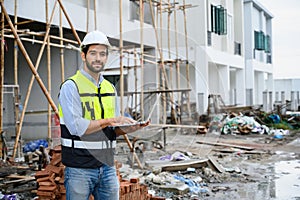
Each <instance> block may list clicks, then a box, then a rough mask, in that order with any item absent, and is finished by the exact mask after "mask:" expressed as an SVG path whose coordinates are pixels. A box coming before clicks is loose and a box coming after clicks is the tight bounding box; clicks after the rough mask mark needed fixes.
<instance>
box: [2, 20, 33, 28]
mask: <svg viewBox="0 0 300 200" xmlns="http://www.w3.org/2000/svg"><path fill="white" fill-rule="evenodd" d="M32 22H34V20H26V21H22V22H18V23H17V24H15V25H23V24H29V23H32ZM5 27H9V25H8V24H7V25H5V26H4V28H5Z"/></svg>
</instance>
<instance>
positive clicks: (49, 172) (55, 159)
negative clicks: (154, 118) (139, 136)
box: [35, 146, 165, 200]
mask: <svg viewBox="0 0 300 200" xmlns="http://www.w3.org/2000/svg"><path fill="white" fill-rule="evenodd" d="M49 155H50V156H51V161H50V164H48V165H47V166H46V167H45V169H43V170H41V171H38V172H37V173H36V174H35V178H36V180H37V182H38V185H39V187H38V190H37V195H38V197H39V198H38V199H39V200H46V199H47V200H52V199H57V200H58V199H61V200H64V199H66V189H65V187H64V165H63V164H62V162H61V146H56V147H55V148H54V149H51V151H50V152H49ZM115 166H116V169H117V175H118V178H119V182H120V200H133V199H137V200H164V199H165V198H163V197H153V196H152V195H151V194H148V187H147V186H146V185H143V184H140V183H139V179H138V178H132V179H130V180H123V179H122V176H121V175H120V171H119V168H120V167H121V166H122V165H121V164H120V163H117V162H116V163H115ZM90 199H91V200H93V199H94V198H93V197H92V196H91V197H90Z"/></svg>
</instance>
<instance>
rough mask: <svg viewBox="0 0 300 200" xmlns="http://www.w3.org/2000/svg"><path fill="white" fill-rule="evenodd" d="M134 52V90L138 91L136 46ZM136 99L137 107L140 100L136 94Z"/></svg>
mask: <svg viewBox="0 0 300 200" xmlns="http://www.w3.org/2000/svg"><path fill="white" fill-rule="evenodd" d="M133 52H134V54H133V55H134V58H133V59H134V77H135V78H134V91H137V87H138V86H137V82H138V79H137V53H136V48H134V50H133ZM134 97H135V100H134V107H135V108H136V107H137V101H138V98H137V97H138V96H137V95H135V96H134ZM136 118H137V112H135V119H136Z"/></svg>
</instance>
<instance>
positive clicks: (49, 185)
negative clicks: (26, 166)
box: [35, 146, 66, 200]
mask: <svg viewBox="0 0 300 200" xmlns="http://www.w3.org/2000/svg"><path fill="white" fill-rule="evenodd" d="M49 155H50V156H51V161H50V163H49V164H48V165H47V166H46V167H45V169H43V170H41V171H38V172H37V173H36V174H35V178H36V180H37V183H38V186H39V187H38V190H37V195H38V197H39V199H40V200H44V199H45V200H46V199H47V200H51V199H66V197H65V196H66V189H65V187H64V173H63V171H64V166H63V165H62V163H61V147H60V146H57V147H55V148H54V149H51V151H50V152H49Z"/></svg>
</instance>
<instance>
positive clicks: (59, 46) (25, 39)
mask: <svg viewBox="0 0 300 200" xmlns="http://www.w3.org/2000/svg"><path fill="white" fill-rule="evenodd" d="M4 36H5V37H7V38H12V39H14V38H15V36H14V35H6V34H4ZM48 37H50V36H48ZM19 39H20V40H21V41H26V42H31V43H37V44H43V43H44V42H43V41H40V40H35V39H31V38H20V37H19ZM50 46H53V47H58V48H66V49H74V50H76V51H77V50H79V48H77V47H75V46H73V45H60V44H56V43H50Z"/></svg>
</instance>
